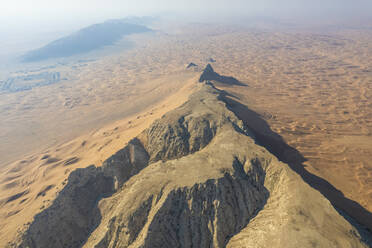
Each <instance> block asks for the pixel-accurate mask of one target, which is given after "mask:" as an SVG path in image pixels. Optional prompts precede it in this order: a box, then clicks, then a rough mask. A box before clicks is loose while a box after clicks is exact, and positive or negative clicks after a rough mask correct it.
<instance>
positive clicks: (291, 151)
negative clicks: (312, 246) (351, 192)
mask: <svg viewBox="0 0 372 248" xmlns="http://www.w3.org/2000/svg"><path fill="white" fill-rule="evenodd" d="M222 99H223V100H224V101H225V102H226V104H227V106H228V108H229V109H230V110H231V111H233V112H234V113H235V114H236V115H237V116H238V118H240V119H241V120H242V121H243V122H244V123H245V125H246V126H247V127H248V128H249V129H250V130H251V131H252V132H253V133H254V135H255V137H256V140H257V142H258V144H259V145H262V146H264V147H265V148H266V149H267V150H268V151H270V152H271V153H272V154H274V155H275V156H276V157H277V158H278V159H279V160H280V161H283V162H284V163H287V164H288V165H289V166H290V168H291V169H292V170H294V171H295V172H296V173H298V174H299V175H300V176H301V177H302V179H303V180H304V181H305V182H306V183H308V184H309V185H310V186H311V187H313V188H314V189H316V190H318V191H319V192H320V193H321V194H323V195H324V196H325V197H326V198H327V199H328V200H329V201H330V202H331V203H332V205H333V206H334V207H335V208H336V210H337V211H338V212H339V213H340V214H341V215H343V216H344V218H345V219H346V220H347V221H348V222H349V223H350V224H351V225H353V226H354V227H355V228H356V229H357V230H358V231H359V233H360V235H361V236H362V239H363V240H364V241H365V242H366V243H368V244H369V245H372V233H371V230H372V213H371V212H369V211H368V210H367V209H365V208H363V207H362V206H361V205H360V204H359V203H357V202H355V201H353V200H351V199H348V198H347V197H345V196H344V194H343V193H342V192H341V191H339V190H338V189H336V188H335V187H334V186H333V185H332V184H330V183H329V182H328V181H326V180H325V179H323V178H321V177H318V176H316V175H314V174H312V173H310V172H308V171H307V170H306V169H305V165H304V164H303V162H305V161H306V159H305V157H304V156H303V155H302V154H301V153H300V152H299V151H298V150H296V149H295V148H293V147H291V146H289V145H288V144H286V143H285V141H284V139H283V138H282V137H281V136H280V135H279V134H277V133H275V132H274V131H272V130H271V128H270V126H269V125H268V123H267V122H266V121H265V120H264V119H262V118H261V116H260V115H259V114H258V113H256V112H254V111H252V110H250V109H249V108H248V107H247V106H245V105H243V104H241V103H239V102H238V101H236V100H234V99H232V98H231V97H229V96H227V95H223V96H222ZM345 213H346V214H345ZM350 217H351V218H350ZM359 223H360V224H359Z"/></svg>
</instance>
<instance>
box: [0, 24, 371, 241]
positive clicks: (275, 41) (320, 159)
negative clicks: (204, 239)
mask: <svg viewBox="0 0 372 248" xmlns="http://www.w3.org/2000/svg"><path fill="white" fill-rule="evenodd" d="M132 39H133V41H134V42H135V44H136V46H135V48H133V49H131V50H129V51H125V52H122V53H120V54H117V55H115V56H109V57H104V58H102V59H99V60H96V61H92V62H86V63H82V64H80V65H78V66H77V65H72V66H66V65H64V66H62V65H61V66H60V67H58V68H57V69H58V70H59V71H61V77H62V78H64V77H66V78H67V80H64V81H62V82H60V83H57V84H53V85H48V86H43V87H39V88H36V89H32V90H30V91H23V92H13V93H7V94H2V95H1V98H0V118H1V126H0V139H1V143H0V156H1V160H0V193H1V194H0V223H1V224H0V246H4V245H5V244H6V243H7V242H9V241H11V240H13V239H14V237H15V236H16V233H17V231H18V232H22V231H23V230H24V227H26V226H28V223H30V222H32V219H33V217H34V216H35V214H37V213H39V212H40V211H42V210H44V209H46V208H48V207H49V206H50V205H51V204H52V203H53V200H54V199H55V198H56V196H57V195H58V193H59V192H60V191H61V190H62V189H63V187H64V185H66V183H67V178H68V176H69V174H70V172H71V171H73V170H74V169H76V168H84V167H87V166H89V165H91V164H94V165H96V166H101V164H102V162H103V161H104V160H105V159H107V158H108V157H110V156H111V155H112V154H114V153H115V152H116V151H118V150H120V149H122V148H123V147H124V146H125V145H126V144H127V142H128V141H129V140H131V139H132V138H134V137H135V136H137V135H139V134H140V133H141V132H142V131H143V130H145V129H146V128H148V127H149V126H150V125H151V123H152V122H153V121H154V120H156V119H158V118H160V117H161V116H162V115H163V114H165V113H167V112H169V111H170V110H172V109H175V108H176V107H178V106H180V105H182V104H183V103H184V102H185V101H186V100H187V99H188V97H189V96H190V94H191V93H193V92H195V91H196V90H197V89H198V88H199V87H200V86H199V83H198V79H199V76H200V73H201V71H202V69H204V67H205V66H206V65H207V64H208V63H210V64H211V65H212V66H213V68H214V69H215V70H216V71H218V72H220V73H221V74H223V75H224V76H231V77H234V78H236V79H237V80H239V81H240V82H241V83H242V84H245V86H242V85H226V84H218V83H216V87H218V88H221V89H223V90H225V91H226V92H227V93H229V94H231V95H232V96H231V97H230V98H229V99H230V101H231V102H230V103H231V107H232V108H234V106H235V109H234V111H235V113H236V114H237V116H238V117H239V118H240V119H242V120H243V121H244V122H245V123H246V125H247V126H248V127H249V128H250V129H252V130H253V131H255V132H257V133H259V134H262V137H258V141H259V142H260V144H261V145H263V146H265V147H266V148H267V149H268V150H269V151H271V152H272V153H274V154H275V155H276V156H277V157H278V158H279V159H280V160H282V161H284V162H285V163H288V164H289V165H290V167H291V168H292V169H294V170H295V171H296V172H298V173H299V174H300V175H301V176H302V177H303V178H304V179H305V181H306V182H308V183H309V184H310V185H311V186H312V187H313V188H315V189H317V190H319V191H320V192H321V193H322V194H323V195H325V196H326V197H327V198H328V199H329V200H330V201H331V203H332V204H333V205H334V206H335V205H336V207H337V208H338V209H339V210H342V211H344V212H346V213H347V214H348V215H350V216H352V217H354V218H355V219H356V220H357V221H358V222H360V223H362V224H364V225H365V226H367V227H369V228H370V229H372V225H371V223H372V222H371V220H372V219H371V211H372V163H371V161H370V160H371V158H372V102H371V100H370V99H372V42H371V40H372V31H371V29H351V28H344V29H342V28H333V29H327V30H310V29H308V30H297V29H294V28H291V29H285V28H283V29H277V30H273V29H249V28H232V27H226V26H215V25H201V24H199V25H196V24H195V25H187V26H182V27H176V28H172V29H168V30H166V31H161V32H158V33H156V34H151V35H137V36H133V37H132ZM190 62H193V63H195V64H196V65H198V66H196V67H192V68H189V69H186V66H187V65H188V64H189V63H190ZM239 103H241V104H243V105H240V104H239ZM242 106H245V107H242ZM267 137H271V138H272V137H274V138H273V139H272V140H271V139H267ZM272 141H277V143H275V142H274V143H275V145H277V147H276V148H275V145H272V147H270V142H272ZM274 143H271V144H274ZM288 146H290V147H292V148H293V149H292V148H289V147H288ZM149 170H150V169H149ZM146 173H151V171H149V172H146ZM154 180H155V179H154ZM185 180H186V179H185ZM296 180H297V179H296ZM185 182H186V181H185ZM181 184H182V183H181ZM185 184H187V183H185ZM301 187H302V186H301ZM309 194H310V193H309ZM311 194H313V193H311ZM316 197H318V196H316ZM322 204H323V203H322ZM332 215H333V212H332ZM340 221H341V220H340ZM5 227H6V228H5ZM97 235H98V234H97ZM98 236H99V235H98ZM243 236H244V235H243ZM236 239H238V238H236ZM234 240H235V239H232V240H231V241H232V242H234ZM238 241H239V239H238ZM238 241H236V240H235V242H238ZM89 242H92V243H94V240H93V241H92V240H89Z"/></svg>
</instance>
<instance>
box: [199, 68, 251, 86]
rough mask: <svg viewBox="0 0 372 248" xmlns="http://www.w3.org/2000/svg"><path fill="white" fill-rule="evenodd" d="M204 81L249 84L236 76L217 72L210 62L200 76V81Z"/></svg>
mask: <svg viewBox="0 0 372 248" xmlns="http://www.w3.org/2000/svg"><path fill="white" fill-rule="evenodd" d="M204 81H216V82H219V83H222V84H228V85H239V86H247V85H246V84H244V83H242V82H240V81H239V80H237V79H236V78H234V77H227V76H222V75H220V74H218V73H217V72H215V71H214V70H213V68H212V66H211V64H208V65H207V67H205V69H204V71H203V73H202V74H201V76H200V78H199V82H204Z"/></svg>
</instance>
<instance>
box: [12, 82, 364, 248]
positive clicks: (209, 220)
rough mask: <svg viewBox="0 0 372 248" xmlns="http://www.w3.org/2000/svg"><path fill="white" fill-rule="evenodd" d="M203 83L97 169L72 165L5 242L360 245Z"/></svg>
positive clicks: (322, 201) (25, 244) (27, 244)
mask: <svg viewBox="0 0 372 248" xmlns="http://www.w3.org/2000/svg"><path fill="white" fill-rule="evenodd" d="M203 81H206V83H203V84H200V89H199V91H197V92H195V93H194V94H193V95H192V96H191V97H190V99H189V100H188V101H187V102H186V103H185V104H183V105H182V106H181V107H179V108H177V109H175V110H173V111H171V112H169V113H168V114H166V115H164V116H163V117H162V118H161V119H159V120H157V121H155V122H154V123H153V124H152V125H151V126H150V127H149V128H148V129H147V130H145V131H144V132H143V133H142V134H141V135H139V136H138V137H137V138H135V139H133V140H132V141H130V142H129V144H128V145H127V146H126V147H124V148H123V149H122V150H120V151H118V152H117V153H116V154H114V155H113V156H112V157H110V158H109V159H107V160H106V161H105V162H104V163H103V165H102V166H101V167H95V166H90V167H88V168H85V169H78V170H76V171H74V172H72V173H71V174H70V176H69V180H68V184H67V185H66V187H65V188H64V189H63V190H62V191H61V192H60V194H59V196H58V197H57V198H56V200H55V201H54V203H53V204H52V205H51V206H50V207H49V208H48V209H46V210H44V211H42V212H41V213H40V214H38V215H37V216H35V219H34V221H33V223H31V225H30V226H29V227H28V229H27V231H26V232H25V233H24V234H23V236H22V237H21V238H20V240H18V242H17V243H15V244H14V246H17V247H367V245H366V244H365V243H364V242H363V240H362V239H361V237H360V235H359V233H358V231H357V230H356V229H355V228H354V227H353V226H352V225H351V224H349V222H347V221H346V220H345V219H344V218H343V217H342V216H341V215H340V214H339V213H338V212H337V211H336V210H335V209H334V208H333V206H332V205H331V204H330V203H329V201H328V200H327V199H326V198H324V197H323V196H322V195H321V194H320V193H319V192H318V191H316V190H314V189H313V188H311V187H310V186H308V185H307V184H306V183H305V182H303V180H302V179H301V177H300V176H298V175H297V174H296V173H295V172H293V171H292V170H291V169H290V168H289V167H288V166H287V165H286V164H284V163H282V162H279V161H278V160H277V158H276V157H275V156H273V155H272V154H270V153H269V152H268V151H267V150H266V149H265V148H263V147H261V146H259V145H258V144H256V142H255V137H254V134H253V133H252V132H251V131H250V130H249V129H248V128H247V127H246V126H245V125H244V123H243V122H242V121H241V120H240V119H238V118H237V116H236V115H235V114H234V113H233V112H231V111H230V110H229V109H228V107H227V106H226V102H225V101H224V98H225V97H226V96H225V95H224V93H223V92H221V91H219V90H218V89H216V88H215V87H214V86H213V85H212V84H211V83H210V82H209V81H208V80H203Z"/></svg>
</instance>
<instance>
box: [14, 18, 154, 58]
mask: <svg viewBox="0 0 372 248" xmlns="http://www.w3.org/2000/svg"><path fill="white" fill-rule="evenodd" d="M131 20H132V18H130V19H122V20H110V21H106V22H104V23H100V24H94V25H91V26H89V27H86V28H83V29H81V30H79V31H77V32H76V33H73V34H71V35H69V36H66V37H63V38H61V39H58V40H55V41H53V42H51V43H49V44H47V45H46V46H44V47H41V48H39V49H36V50H33V51H30V52H28V53H26V54H25V55H24V56H23V57H22V58H21V60H22V61H23V62H35V61H40V60H45V59H50V58H61V57H69V56H73V55H77V54H81V53H86V52H90V51H93V50H96V49H99V48H102V47H105V46H108V45H112V44H114V43H115V42H117V41H119V40H120V39H121V38H123V37H124V36H127V35H130V34H135V33H143V32H148V31H151V29H149V28H147V27H146V26H143V25H140V24H136V23H134V22H133V21H131ZM135 20H136V22H137V23H138V20H139V19H135Z"/></svg>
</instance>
